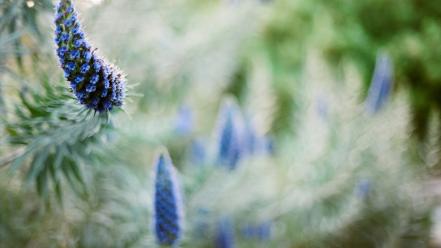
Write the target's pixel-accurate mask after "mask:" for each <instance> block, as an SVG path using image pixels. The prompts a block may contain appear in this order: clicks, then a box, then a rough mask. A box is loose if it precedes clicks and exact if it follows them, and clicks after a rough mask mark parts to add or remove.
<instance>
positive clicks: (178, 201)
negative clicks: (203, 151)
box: [153, 152, 183, 247]
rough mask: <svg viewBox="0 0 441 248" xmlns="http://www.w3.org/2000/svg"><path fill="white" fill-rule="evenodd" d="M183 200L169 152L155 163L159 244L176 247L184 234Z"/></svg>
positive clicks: (157, 237) (155, 208) (155, 197)
mask: <svg viewBox="0 0 441 248" xmlns="http://www.w3.org/2000/svg"><path fill="white" fill-rule="evenodd" d="M182 219H183V200H182V197H181V191H180V186H179V182H178V178H177V175H176V170H175V168H174V166H173V164H172V161H171V159H170V157H169V155H168V153H167V152H163V153H160V154H159V156H158V158H157V159H156V161H155V165H154V200H153V228H154V231H155V236H156V240H157V242H158V245H161V246H168V247H175V246H177V245H178V243H179V239H180V237H181V234H182Z"/></svg>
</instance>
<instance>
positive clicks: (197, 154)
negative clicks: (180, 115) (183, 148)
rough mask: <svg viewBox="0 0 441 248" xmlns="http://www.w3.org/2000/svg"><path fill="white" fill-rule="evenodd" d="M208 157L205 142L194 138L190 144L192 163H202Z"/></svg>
mask: <svg viewBox="0 0 441 248" xmlns="http://www.w3.org/2000/svg"><path fill="white" fill-rule="evenodd" d="M206 158H207V151H206V148H205V144H204V143H203V142H202V141H201V140H199V139H194V140H192V142H191V145H190V162H191V163H192V164H197V165H201V164H204V163H205V161H206Z"/></svg>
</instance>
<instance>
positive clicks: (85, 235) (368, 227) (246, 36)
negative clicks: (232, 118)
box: [0, 0, 441, 247]
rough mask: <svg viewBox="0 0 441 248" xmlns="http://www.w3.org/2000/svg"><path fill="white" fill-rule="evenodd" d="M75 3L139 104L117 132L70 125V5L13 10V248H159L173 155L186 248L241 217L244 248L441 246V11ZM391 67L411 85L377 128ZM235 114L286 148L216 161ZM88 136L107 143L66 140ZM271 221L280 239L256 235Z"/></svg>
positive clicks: (1, 87)
mask: <svg viewBox="0 0 441 248" xmlns="http://www.w3.org/2000/svg"><path fill="white" fill-rule="evenodd" d="M74 2H75V4H76V6H77V11H78V12H79V13H80V20H81V22H82V23H83V27H84V30H85V32H86V33H87V35H88V39H89V40H90V42H91V43H92V44H93V46H95V47H97V48H98V51H99V53H100V54H101V55H103V56H105V57H106V58H107V59H108V60H109V61H110V62H112V63H114V64H116V65H118V67H119V68H121V69H122V71H124V73H125V74H126V75H127V80H128V85H129V90H128V99H127V100H126V103H125V105H124V109H123V110H124V111H115V113H112V114H111V116H110V119H111V124H110V125H107V124H106V125H104V124H102V123H95V122H93V121H89V122H90V123H89V122H87V123H86V122H84V123H83V122H81V121H79V120H77V119H76V117H75V115H73V114H66V113H73V112H75V111H79V110H78V109H79V108H80V107H81V106H79V105H78V106H77V105H76V103H74V102H73V100H72V99H71V97H70V92H69V91H68V82H66V81H65V79H64V78H63V73H62V70H61V69H60V68H59V65H58V61H57V59H56V56H55V52H54V50H55V44H54V43H53V30H54V24H53V18H54V17H53V4H54V3H53V2H52V1H50V0H0V115H1V117H0V128H1V129H0V137H1V138H0V167H1V168H0V247H155V239H154V237H153V234H152V230H151V224H150V223H151V218H150V216H151V199H152V196H151V194H152V193H151V192H152V185H153V184H152V182H151V167H152V163H153V162H152V161H153V158H154V155H155V153H156V152H157V151H158V149H160V147H164V146H165V147H167V148H168V150H169V152H170V154H171V157H172V159H173V161H174V164H175V165H176V167H177V169H178V171H179V172H180V173H179V175H180V178H181V181H182V184H183V189H184V192H185V194H184V195H185V197H184V198H185V209H186V210H185V212H186V213H185V216H186V217H185V223H186V224H185V228H184V237H183V239H182V242H181V246H182V247H216V246H215V242H214V241H213V240H215V236H216V222H217V221H218V220H219V219H220V218H222V217H223V216H230V217H231V218H232V219H233V220H234V222H233V227H232V228H233V231H234V234H235V240H234V243H235V244H236V247H439V246H441V242H440V240H441V231H440V230H441V229H440V228H441V217H440V216H439V215H440V214H439V210H437V209H438V204H439V197H440V192H441V191H440V187H441V185H440V182H439V177H438V176H439V172H440V166H441V162H440V161H441V160H440V158H441V157H440V155H441V154H440V152H439V151H440V142H441V140H440V138H441V136H440V135H441V133H440V131H441V126H440V124H441V122H440V113H439V111H440V109H441V46H440V44H441V2H439V3H438V2H437V1H434V0H426V1H424V0H401V1H396V0H360V1H351V0H326V1H324V0H310V1H306V0H273V1H270V0H260V1H258V0H254V1H241V0H224V1H220V0H218V1H202V0H174V1H155V0H130V1H125V0H77V1H74ZM378 54H388V56H389V57H390V61H391V64H392V65H393V69H392V70H393V84H392V86H391V87H392V89H391V93H390V96H389V98H388V102H387V103H386V104H385V106H383V107H382V109H380V110H379V111H378V112H376V113H369V112H368V111H366V101H365V99H366V97H367V95H368V92H369V88H370V87H371V82H372V78H373V74H374V70H375V64H376V59H377V56H378ZM226 97H229V98H234V99H236V101H237V103H238V105H239V106H240V108H241V110H242V112H243V115H244V118H245V119H247V120H249V122H250V123H252V125H253V127H254V129H255V132H256V135H258V136H259V137H267V138H268V139H269V140H271V144H272V146H273V147H272V149H273V152H271V154H264V155H262V154H261V155H256V156H253V157H250V158H247V159H244V160H243V161H242V162H241V166H240V168H239V169H237V170H235V171H232V172H226V171H225V170H222V169H219V168H218V167H217V166H216V165H215V159H213V157H214V156H215V155H213V154H214V152H213V150H214V149H215V148H214V147H216V132H217V131H216V122H217V121H218V120H217V119H218V118H219V117H217V113H218V110H219V108H220V105H221V104H222V102H223V101H224V99H225V98H226ZM183 109H184V113H182V111H183ZM74 110H75V111H74ZM185 110H188V112H189V113H186V112H185ZM72 123H73V124H72ZM78 123H80V124H81V123H83V124H84V125H78V126H79V128H84V129H88V128H90V127H95V128H96V129H95V128H93V131H92V133H93V134H94V135H91V136H90V137H88V138H87V139H85V138H84V137H83V135H77V136H73V135H70V133H69V132H68V134H67V135H66V137H60V135H59V133H60V131H59V130H63V129H62V128H63V127H65V126H66V125H76V124H78ZM182 123H184V124H182ZM182 125H184V130H183V131H182V130H181V129H179V128H182ZM68 127H70V126H68ZM90 129H92V128H90ZM57 130H58V133H57V132H56V131H57ZM196 141H197V142H199V144H200V146H201V147H202V148H201V149H202V150H203V152H204V154H206V159H203V160H202V162H200V164H196V162H195V160H194V159H192V155H194V152H195V151H194V149H196V148H195V144H196ZM63 149H66V150H63ZM61 150H63V152H62V154H64V155H63V156H64V157H63V158H62V160H61V161H62V162H61V163H60V164H61V166H60V167H59V168H58V167H56V166H53V164H55V163H56V162H55V161H56V159H57V154H60V153H61V152H60V151H61ZM44 151H49V152H47V153H48V154H49V155H42V154H44ZM35 167H38V168H40V169H39V170H38V171H36V170H35V169H33V168H35ZM66 168H67V169H66ZM262 222H265V223H271V224H270V225H271V235H269V237H266V238H265V239H262V238H259V237H248V236H249V235H248V236H247V235H244V232H243V229H244V228H245V227H246V226H249V225H258V224H259V223H262ZM201 225H202V228H201Z"/></svg>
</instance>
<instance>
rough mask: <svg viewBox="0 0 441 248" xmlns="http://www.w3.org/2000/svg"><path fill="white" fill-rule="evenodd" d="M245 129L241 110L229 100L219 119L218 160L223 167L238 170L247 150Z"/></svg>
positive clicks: (224, 104)
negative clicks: (244, 139) (244, 140)
mask: <svg viewBox="0 0 441 248" xmlns="http://www.w3.org/2000/svg"><path fill="white" fill-rule="evenodd" d="M243 129H244V128H243V120H242V118H241V113H240V109H239V108H238V106H237V105H236V103H235V102H234V101H233V100H232V99H227V100H226V101H225V102H224V103H223V105H222V108H221V110H220V112H219V117H218V134H217V135H218V140H217V158H218V163H219V164H220V165H221V166H226V167H228V168H229V169H234V168H236V166H237V164H238V162H239V160H240V159H241V157H242V156H243V153H244V148H245V147H244V146H243V145H244V144H243V137H244V135H243Z"/></svg>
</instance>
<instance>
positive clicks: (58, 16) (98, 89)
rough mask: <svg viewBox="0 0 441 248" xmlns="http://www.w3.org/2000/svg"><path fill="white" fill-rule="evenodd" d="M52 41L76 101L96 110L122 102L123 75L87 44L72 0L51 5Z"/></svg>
mask: <svg viewBox="0 0 441 248" xmlns="http://www.w3.org/2000/svg"><path fill="white" fill-rule="evenodd" d="M54 40H55V43H56V45H57V56H58V58H59V61H60V64H61V68H62V69H63V70H64V75H65V77H66V79H67V80H68V81H69V82H70V87H71V89H72V91H73V93H74V95H75V96H76V98H77V100H78V102H80V103H81V104H83V105H85V106H86V107H87V108H88V109H93V110H95V111H98V112H106V111H110V110H112V109H113V108H114V107H121V106H122V105H123V100H124V97H125V77H124V75H123V74H122V72H121V71H120V70H119V69H118V68H116V67H115V66H114V65H111V64H109V63H106V62H105V61H104V60H103V59H102V58H101V57H99V56H98V55H97V53H96V49H93V48H92V47H91V46H90V45H89V43H88V42H87V40H86V39H85V34H84V32H83V31H82V29H81V25H80V22H79V20H78V15H77V13H76V11H75V9H74V5H73V3H72V0H61V1H60V2H59V3H58V4H57V5H56V7H55V39H54Z"/></svg>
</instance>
